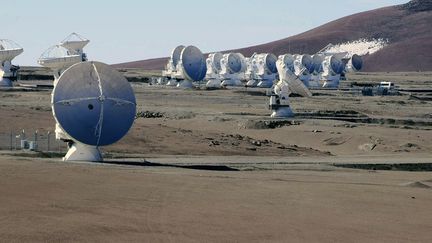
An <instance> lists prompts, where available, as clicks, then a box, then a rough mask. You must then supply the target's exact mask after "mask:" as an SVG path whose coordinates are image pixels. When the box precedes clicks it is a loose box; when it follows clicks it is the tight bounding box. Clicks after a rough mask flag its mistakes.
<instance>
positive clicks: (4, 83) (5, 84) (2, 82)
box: [0, 77, 12, 87]
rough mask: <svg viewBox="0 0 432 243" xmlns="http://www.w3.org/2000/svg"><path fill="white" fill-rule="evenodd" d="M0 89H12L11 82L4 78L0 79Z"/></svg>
mask: <svg viewBox="0 0 432 243" xmlns="http://www.w3.org/2000/svg"><path fill="white" fill-rule="evenodd" d="M0 87H12V81H11V80H10V79H8V78H5V77H0Z"/></svg>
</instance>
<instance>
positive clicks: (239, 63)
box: [220, 53, 246, 86]
mask: <svg viewBox="0 0 432 243" xmlns="http://www.w3.org/2000/svg"><path fill="white" fill-rule="evenodd" d="M220 63H221V67H222V71H221V76H222V79H223V80H224V81H223V82H222V86H240V85H242V83H241V79H242V78H243V76H244V72H245V70H246V62H245V57H244V56H243V55H242V54H240V53H228V54H225V55H223V58H222V60H221V62H220Z"/></svg>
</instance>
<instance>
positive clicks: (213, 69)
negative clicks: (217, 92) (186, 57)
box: [205, 52, 223, 88]
mask: <svg viewBox="0 0 432 243" xmlns="http://www.w3.org/2000/svg"><path fill="white" fill-rule="evenodd" d="M222 58H223V55H222V53H220V52H216V53H211V54H209V56H208V58H207V60H206V65H207V73H206V77H205V78H206V79H207V80H208V82H207V84H206V87H208V88H220V87H221V77H220V73H221V71H222V66H221V60H222Z"/></svg>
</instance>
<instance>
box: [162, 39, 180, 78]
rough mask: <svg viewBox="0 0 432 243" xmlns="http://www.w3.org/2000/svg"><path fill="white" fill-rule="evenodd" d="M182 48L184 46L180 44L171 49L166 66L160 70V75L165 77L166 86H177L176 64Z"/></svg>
mask: <svg viewBox="0 0 432 243" xmlns="http://www.w3.org/2000/svg"><path fill="white" fill-rule="evenodd" d="M184 48H185V46H183V45H180V46H177V47H176V48H174V49H173V50H172V52H171V56H170V58H169V59H168V63H167V65H166V68H165V70H164V71H162V76H163V77H165V79H166V80H167V83H166V85H167V86H177V84H178V82H177V79H176V74H177V64H178V63H179V61H180V55H181V52H182V51H183V49H184Z"/></svg>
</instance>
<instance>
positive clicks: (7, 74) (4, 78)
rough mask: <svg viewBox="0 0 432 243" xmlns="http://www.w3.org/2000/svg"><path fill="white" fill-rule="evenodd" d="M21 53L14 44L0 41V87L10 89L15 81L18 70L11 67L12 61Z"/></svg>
mask: <svg viewBox="0 0 432 243" xmlns="http://www.w3.org/2000/svg"><path fill="white" fill-rule="evenodd" d="M23 51H24V49H23V48H22V47H20V46H19V45H18V44H16V43H15V42H13V41H11V40H5V39H0V87H12V80H14V79H16V76H17V71H18V69H19V67H18V66H14V65H12V60H13V59H14V58H15V57H16V56H18V55H20V54H21V53H23Z"/></svg>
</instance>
